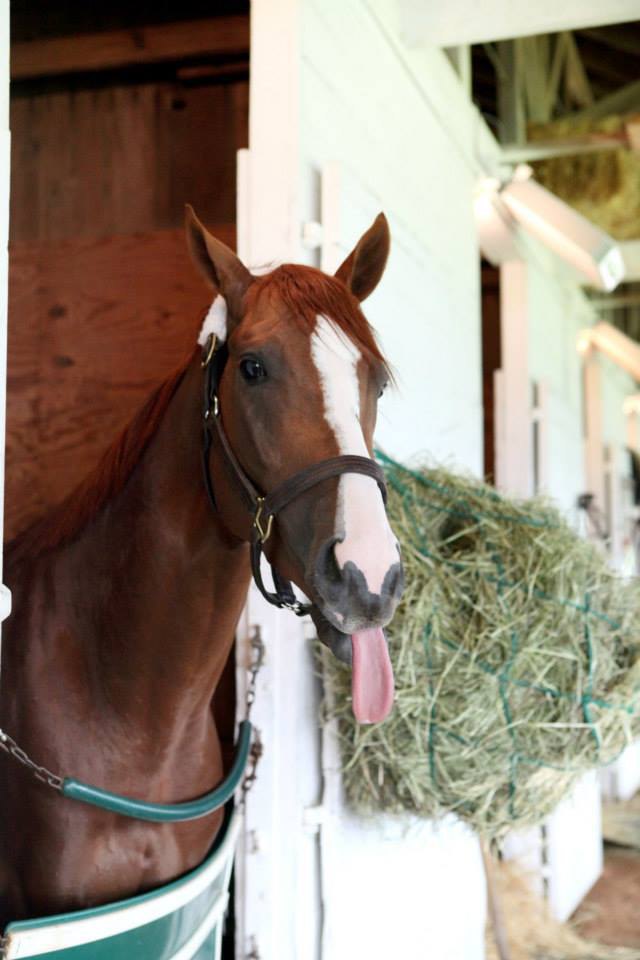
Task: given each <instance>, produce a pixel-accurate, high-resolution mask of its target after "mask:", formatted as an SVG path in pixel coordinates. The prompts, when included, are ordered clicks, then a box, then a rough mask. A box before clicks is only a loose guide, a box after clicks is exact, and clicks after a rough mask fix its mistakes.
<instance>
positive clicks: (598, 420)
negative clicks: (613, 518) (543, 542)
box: [583, 346, 605, 511]
mask: <svg viewBox="0 0 640 960" xmlns="http://www.w3.org/2000/svg"><path fill="white" fill-rule="evenodd" d="M583 402H584V419H585V424H584V426H585V433H584V455H585V471H586V477H587V491H588V492H589V493H592V494H593V495H594V496H595V498H596V504H597V506H598V507H599V508H600V510H602V511H604V509H605V494H604V462H603V423H602V383H601V370H600V355H599V353H598V351H597V350H596V349H595V348H594V347H591V346H589V347H587V348H586V351H585V353H584V399H583Z"/></svg>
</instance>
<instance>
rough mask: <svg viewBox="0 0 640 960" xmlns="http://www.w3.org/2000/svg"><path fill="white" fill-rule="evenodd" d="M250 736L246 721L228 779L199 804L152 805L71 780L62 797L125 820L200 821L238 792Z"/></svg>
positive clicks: (240, 729)
mask: <svg viewBox="0 0 640 960" xmlns="http://www.w3.org/2000/svg"><path fill="white" fill-rule="evenodd" d="M251 733H252V727H251V724H250V723H249V721H248V720H243V721H242V723H241V724H240V728H239V731H238V742H237V745H236V755H235V758H234V761H233V766H232V767H231V770H230V772H229V775H228V777H226V779H224V780H223V781H222V783H221V784H219V785H218V786H217V787H216V788H215V789H214V790H212V791H211V792H210V793H206V794H204V796H202V797H198V798H197V799H196V800H187V801H186V802H185V803H150V802H148V801H146V800H135V799H134V798H132V797H123V796H120V794H117V793H111V792H110V791H109V790H101V789H100V788H99V787H92V786H91V785H90V784H88V783H83V782H82V781H81V780H74V779H72V778H70V777H67V778H66V779H65V781H64V783H63V784H62V793H63V794H64V796H65V797H68V798H69V799H70V800H79V801H80V802H81V803H88V804H90V805H91V806H94V807H101V808H102V809H103V810H109V811H111V812H112V813H120V814H122V815H123V816H125V817H135V818H136V819H137V820H152V821H154V822H156V823H181V822H183V821H185V820H197V819H199V818H200V817H206V816H207V814H209V813H213V811H214V810H218V809H219V808H220V807H222V806H224V804H225V803H226V802H227V800H229V799H230V798H231V797H232V796H233V794H234V793H235V791H236V790H237V788H238V786H239V784H240V781H241V780H242V777H243V775H244V771H245V768H246V766H247V761H248V759H249V750H250V746H251Z"/></svg>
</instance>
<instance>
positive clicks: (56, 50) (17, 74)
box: [11, 15, 249, 80]
mask: <svg viewBox="0 0 640 960" xmlns="http://www.w3.org/2000/svg"><path fill="white" fill-rule="evenodd" d="M248 50H249V18H248V17H246V16H242V15H240V16H235V17H207V18H206V19H203V20H187V21H183V22H178V23H162V24H153V25H149V26H143V27H136V28H133V29H129V30H102V31H100V32H99V33H86V34H79V35H76V36H72V37H52V38H49V39H46V40H34V41H30V42H26V43H14V44H12V47H11V79H12V80H24V79H26V78H32V77H42V76H46V77H51V76H55V75H56V74H61V73H74V72H78V71H80V72H86V71H91V70H111V69H114V68H116V67H127V66H131V65H132V64H141V63H157V62H159V61H163V60H180V59H182V58H183V57H192V56H201V55H207V56H221V55H224V56H234V55H239V54H246V53H247V52H248Z"/></svg>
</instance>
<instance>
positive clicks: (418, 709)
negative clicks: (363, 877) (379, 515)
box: [322, 454, 640, 838]
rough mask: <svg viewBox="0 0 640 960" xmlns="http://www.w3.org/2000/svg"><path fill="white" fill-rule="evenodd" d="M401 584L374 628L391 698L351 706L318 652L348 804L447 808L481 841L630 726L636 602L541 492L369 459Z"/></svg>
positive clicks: (547, 800)
mask: <svg viewBox="0 0 640 960" xmlns="http://www.w3.org/2000/svg"><path fill="white" fill-rule="evenodd" d="M378 457H379V460H380V462H381V463H382V465H383V466H384V469H385V472H386V476H387V482H388V485H389V505H388V510H389V516H390V520H391V524H392V526H393V528H394V530H395V532H396V534H397V535H398V537H399V540H400V543H401V547H402V552H403V561H404V565H405V577H406V588H405V593H404V596H403V598H402V601H401V603H400V606H399V607H398V610H397V612H396V615H395V617H394V619H393V621H392V623H391V624H390V625H389V627H388V628H387V631H386V632H387V636H388V640H389V648H390V653H391V658H392V661H393V664H394V669H395V677H396V690H397V693H396V703H395V705H394V709H393V711H392V713H391V715H390V716H389V718H388V719H387V720H386V721H385V722H384V723H382V724H378V725H373V726H359V725H358V724H356V722H355V720H354V719H353V717H352V713H351V704H350V672H349V669H348V668H345V667H343V666H342V664H340V663H339V662H338V661H336V660H335V659H334V658H333V657H331V656H330V655H325V652H323V654H322V665H323V673H324V677H325V682H326V685H327V692H328V695H327V697H326V698H325V705H324V710H325V717H326V718H327V719H332V718H333V719H336V720H337V730H338V734H339V738H340V744H341V753H342V763H343V781H344V788H345V792H346V798H347V801H348V803H349V805H350V806H351V807H352V808H354V809H356V810H357V811H359V812H363V813H372V812H375V811H386V812H391V813H401V812H406V811H409V812H413V813H417V814H419V815H422V816H426V817H437V816H440V815H442V814H445V813H448V812H454V813H456V814H458V815H459V816H460V817H462V818H463V819H464V820H466V821H467V822H468V823H469V824H471V825H472V826H473V827H474V828H475V829H476V830H477V831H478V832H479V833H481V834H482V835H484V836H486V837H488V838H497V837H500V836H501V835H503V834H504V833H505V832H506V831H507V830H509V829H511V828H513V827H517V826H525V825H529V824H534V823H536V822H539V821H540V820H542V819H543V818H544V817H545V816H546V815H547V814H548V813H549V812H550V811H551V810H552V809H553V807H554V806H555V805H556V804H557V803H558V801H559V800H560V799H561V798H562V797H563V796H564V795H565V794H566V793H567V791H568V790H569V789H570V788H571V786H572V784H573V782H574V781H575V779H576V778H577V777H578V776H579V775H580V774H582V773H583V772H584V771H586V770H588V769H591V768H593V767H598V766H601V765H603V764H606V763H609V762H611V761H612V760H614V759H615V758H616V757H617V756H619V754H620V753H621V751H622V750H623V749H624V748H625V746H626V745H627V744H628V743H629V742H630V741H631V739H632V737H633V736H634V732H635V733H637V732H638V714H637V709H638V705H639V693H640V646H639V643H640V620H639V619H638V612H639V608H640V604H639V602H638V596H637V585H636V583H635V582H634V583H631V584H630V583H625V582H623V581H622V580H620V579H619V578H617V577H616V576H615V575H614V574H612V572H611V570H610V569H609V568H608V566H607V563H606V560H605V559H604V557H603V556H602V554H601V552H600V550H599V549H598V548H597V547H595V546H594V545H592V544H589V543H587V542H585V541H584V540H582V539H580V538H579V537H578V536H577V535H576V534H575V533H574V532H573V530H572V529H571V528H570V526H569V525H568V523H567V522H566V521H565V520H564V519H563V517H562V516H561V514H560V513H559V512H558V511H557V510H556V509H555V508H554V507H553V506H552V505H551V504H550V503H548V502H546V501H545V500H542V499H535V500H530V501H516V500H512V499H507V498H505V497H502V496H500V495H498V494H497V493H496V492H495V490H494V489H493V488H491V487H488V486H486V485H485V484H483V483H481V482H479V481H478V480H476V479H474V478H470V477H464V476H459V475H456V474H454V473H450V472H448V471H446V470H444V469H442V468H425V469H420V470H410V469H408V468H406V467H403V466H401V465H400V464H398V463H396V462H395V461H393V460H391V459H390V458H388V457H386V456H383V455H381V454H378Z"/></svg>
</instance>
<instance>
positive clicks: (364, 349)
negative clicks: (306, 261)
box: [245, 264, 388, 370]
mask: <svg viewBox="0 0 640 960" xmlns="http://www.w3.org/2000/svg"><path fill="white" fill-rule="evenodd" d="M263 296H269V297H271V298H272V302H273V303H275V304H277V302H278V300H279V301H281V303H282V305H283V306H284V308H285V310H286V312H287V315H288V318H289V319H291V320H292V321H293V322H294V323H296V324H297V325H298V326H301V327H302V328H303V329H304V331H305V332H306V333H307V334H308V335H309V336H311V335H312V334H313V332H314V330H315V327H316V322H317V319H318V317H319V316H324V317H327V318H328V319H329V320H330V321H331V322H332V323H333V324H334V325H335V326H336V327H338V329H339V330H341V331H342V332H343V333H344V334H345V336H347V337H348V338H349V339H350V340H352V341H353V343H354V344H355V345H356V346H357V347H358V349H359V350H360V352H361V354H362V356H363V358H364V359H365V360H367V361H369V362H376V361H377V362H378V363H381V364H383V365H384V366H385V368H386V369H387V370H388V365H387V362H386V360H385V358H384V356H383V354H382V351H381V350H380V347H379V345H378V343H377V341H376V338H375V334H374V332H373V330H372V328H371V326H370V325H369V322H368V321H367V319H366V317H365V315H364V314H363V312H362V310H361V309H360V304H359V302H358V300H357V299H356V298H355V297H354V296H353V294H352V293H351V292H350V291H349V290H348V289H347V287H346V286H345V284H344V283H343V282H342V281H341V280H338V279H337V278H336V277H332V276H329V275H328V274H326V273H323V272H322V271H321V270H316V269H315V267H308V266H301V265H298V264H283V265H282V266H280V267H277V268H276V269H275V270H273V271H272V272H271V273H268V274H266V275H265V276H261V277H257V278H256V279H255V280H254V282H253V283H252V284H251V286H250V287H249V289H248V291H247V294H246V300H245V306H246V312H247V313H252V312H254V311H255V312H256V313H259V309H260V307H259V300H260V299H261V298H262V297H263Z"/></svg>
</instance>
